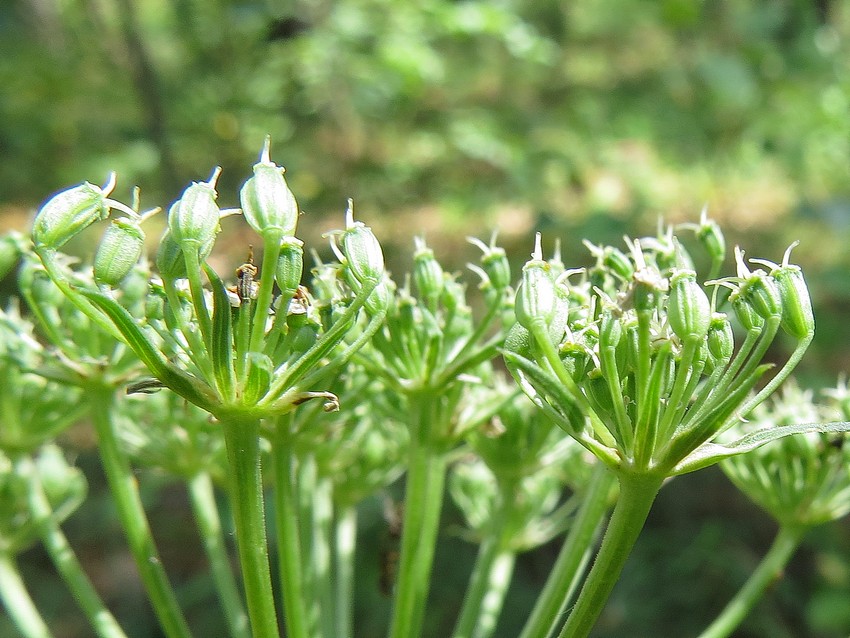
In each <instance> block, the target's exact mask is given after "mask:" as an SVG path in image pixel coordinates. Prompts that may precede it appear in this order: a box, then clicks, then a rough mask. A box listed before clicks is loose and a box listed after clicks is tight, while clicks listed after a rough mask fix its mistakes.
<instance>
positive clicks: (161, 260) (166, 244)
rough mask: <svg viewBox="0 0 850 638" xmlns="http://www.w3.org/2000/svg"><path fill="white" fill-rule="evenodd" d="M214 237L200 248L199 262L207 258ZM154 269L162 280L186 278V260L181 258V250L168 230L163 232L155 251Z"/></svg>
mask: <svg viewBox="0 0 850 638" xmlns="http://www.w3.org/2000/svg"><path fill="white" fill-rule="evenodd" d="M214 243H215V237H213V238H212V239H210V240H209V241H208V242H207V243H206V244H203V245H202V246H201V250H200V253H199V255H198V257H199V259H200V260H201V261H203V260H205V259H206V258H207V257H209V254H210V253H211V252H212V249H213V244H214ZM156 269H157V270H158V271H159V274H160V276H161V277H162V278H163V279H169V280H174V279H183V278H185V277H186V260H185V259H184V258H183V249H182V248H180V244H178V243H177V241H176V240H175V239H174V235H173V234H172V233H171V231H170V230H169V229H166V230H165V233H164V234H163V235H162V239H161V240H160V242H159V248H158V249H157V251H156Z"/></svg>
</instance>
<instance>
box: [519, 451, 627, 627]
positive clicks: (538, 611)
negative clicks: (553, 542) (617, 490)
mask: <svg viewBox="0 0 850 638" xmlns="http://www.w3.org/2000/svg"><path fill="white" fill-rule="evenodd" d="M615 482H616V479H615V477H614V474H613V473H612V472H611V471H610V470H609V469H608V468H607V467H606V466H605V465H604V464H602V463H598V464H597V465H596V467H595V468H594V470H593V476H592V478H591V480H590V484H589V485H588V488H587V492H586V493H585V495H584V500H583V502H582V504H581V508H580V509H579V511H578V514H577V515H576V518H575V519H574V520H573V522H572V524H571V525H570V531H569V532H568V533H567V537H566V539H565V540H564V544H563V546H562V547H561V551H560V552H559V553H558V559H557V560H556V561H555V566H554V567H553V568H552V572H551V573H550V574H549V578H547V579H546V584H545V585H544V587H543V591H542V592H541V593H540V596H538V598H537V602H536V603H535V604H534V609H533V610H532V612H531V616H529V618H528V620H527V621H526V623H525V627H524V628H523V630H522V634H520V638H546V637H547V636H549V635H550V634H551V633H552V630H553V629H554V628H555V626H556V624H559V619H560V618H562V611H563V610H564V609H566V606H567V604H568V603H569V601H570V599H571V598H572V595H573V593H574V591H575V589H576V588H577V587H578V585H579V582H580V579H581V575H582V574H583V573H584V568H585V565H586V564H587V562H588V559H589V558H590V551H591V548H592V545H593V542H594V539H595V538H596V536H597V533H598V530H599V529H600V526H601V524H602V521H603V520H604V518H605V513H606V512H607V511H608V496H609V495H610V493H611V488H612V487H613V486H614V483H615Z"/></svg>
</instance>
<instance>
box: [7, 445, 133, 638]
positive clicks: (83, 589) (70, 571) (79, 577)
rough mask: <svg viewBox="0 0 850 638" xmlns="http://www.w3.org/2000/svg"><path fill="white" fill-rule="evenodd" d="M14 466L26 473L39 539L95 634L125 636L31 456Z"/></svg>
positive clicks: (29, 497)
mask: <svg viewBox="0 0 850 638" xmlns="http://www.w3.org/2000/svg"><path fill="white" fill-rule="evenodd" d="M15 465H16V470H17V471H18V472H19V473H20V474H21V475H22V476H25V477H27V483H28V485H29V494H28V495H27V496H28V499H27V500H28V505H29V510H30V514H31V515H32V518H33V520H34V521H36V522H37V524H38V525H39V528H40V529H39V531H40V533H41V542H42V543H43V544H44V547H45V548H46V549H47V552H48V554H50V559H51V560H52V561H53V564H54V565H55V566H56V569H57V570H58V571H59V573H60V574H61V576H62V578H63V579H64V581H65V583H66V584H67V585H68V589H69V590H70V591H71V594H72V595H73V596H74V598H75V599H76V601H77V604H79V606H80V609H82V610H83V613H84V614H85V615H86V618H88V621H89V623H90V624H91V626H92V629H93V630H94V632H95V634H96V635H97V636H99V637H100V638H126V634H125V633H124V631H123V630H122V629H121V627H120V625H119V624H118V621H116V620H115V617H114V616H113V615H112V614H111V613H110V611H109V610H108V609H107V608H106V605H104V603H103V600H102V599H101V598H100V595H98V593H97V590H96V589H95V588H94V586H93V585H92V583H91V581H90V580H89V577H88V576H87V575H86V573H85V571H84V570H83V567H82V565H80V561H79V560H78V559H77V556H76V554H74V550H73V549H72V548H71V545H70V544H69V543H68V539H67V538H66V537H65V534H63V533H62V529H61V528H60V527H59V523H58V522H57V520H56V515H55V513H54V511H53V508H52V507H51V505H50V501H48V500H47V495H46V494H45V493H44V487H43V485H42V483H41V478H40V477H39V475H38V472H37V471H36V469H35V467H34V464H33V462H32V459H30V458H29V457H28V456H23V457H21V458H19V459H18V460H17V461H16V464H15Z"/></svg>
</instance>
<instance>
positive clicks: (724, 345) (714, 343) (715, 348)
mask: <svg viewBox="0 0 850 638" xmlns="http://www.w3.org/2000/svg"><path fill="white" fill-rule="evenodd" d="M706 344H707V345H708V353H709V354H710V355H711V357H712V359H714V361H715V363H720V362H725V361H729V359H731V358H732V352H733V351H734V348H735V337H734V335H733V333H732V324H730V323H729V319H728V318H727V317H726V315H725V314H724V313H722V312H715V313H714V314H713V315H711V321H710V322H709V324H708V334H707V335H706Z"/></svg>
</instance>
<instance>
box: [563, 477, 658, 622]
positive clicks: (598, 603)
mask: <svg viewBox="0 0 850 638" xmlns="http://www.w3.org/2000/svg"><path fill="white" fill-rule="evenodd" d="M618 478H619V480H620V496H619V498H618V499H617V504H616V506H615V507H614V513H613V514H612V515H611V520H610V522H609V523H608V529H607V530H606V531H605V537H604V538H603V539H602V546H601V547H600V548H599V553H598V554H597V555H596V560H595V561H594V563H593V567H592V568H591V570H590V573H589V574H588V575H587V579H586V580H585V582H584V585H583V586H582V588H581V592H580V593H579V596H578V600H577V601H576V604H575V607H573V610H572V613H571V614H570V616H569V618H568V619H567V622H566V623H565V624H564V627H563V629H562V630H561V633H560V638H586V636H587V635H588V634H590V630H591V629H593V625H594V624H595V622H596V619H597V618H599V615H600V614H601V613H602V609H603V607H604V606H605V603H606V602H607V601H608V596H609V595H610V594H611V590H613V589H614V585H615V584H616V583H617V580H618V579H619V577H620V572H621V571H622V570H623V566H624V565H625V564H626V560H627V559H628V557H629V554H630V553H631V550H632V547H633V546H634V544H635V541H637V538H638V536H639V535H640V532H641V530H642V529H643V525H644V523H645V522H646V517H647V516H648V515H649V510H650V508H651V507H652V504H653V503H654V502H655V497H656V495H657V494H658V490H659V489H661V483H662V481H663V476H655V475H652V474H632V473H629V472H628V470H624V471H621V472H620V473H619V476H618Z"/></svg>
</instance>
